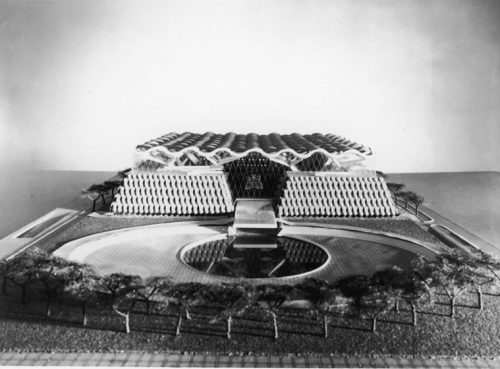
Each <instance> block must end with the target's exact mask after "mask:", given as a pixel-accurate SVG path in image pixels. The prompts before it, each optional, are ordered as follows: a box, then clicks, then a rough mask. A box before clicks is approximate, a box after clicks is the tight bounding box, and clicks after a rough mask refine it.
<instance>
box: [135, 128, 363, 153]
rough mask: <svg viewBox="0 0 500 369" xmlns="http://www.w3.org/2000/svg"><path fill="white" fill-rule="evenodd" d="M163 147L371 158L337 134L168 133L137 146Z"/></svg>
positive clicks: (146, 148) (179, 149) (142, 147)
mask: <svg viewBox="0 0 500 369" xmlns="http://www.w3.org/2000/svg"><path fill="white" fill-rule="evenodd" d="M158 146H163V147H165V148H166V149H167V150H168V151H170V152H179V151H181V150H183V149H185V148H188V147H196V148H198V149H199V150H200V151H201V152H205V153H211V152H213V151H215V150H217V149H226V150H230V151H232V152H235V153H243V152H245V151H248V150H251V149H256V148H260V149H261V150H263V151H264V152H266V153H268V154H272V153H278V152H280V151H283V150H292V151H295V152H297V153H299V154H306V153H309V152H312V151H314V150H317V149H323V150H326V151H328V152H329V153H342V152H345V151H347V150H351V149H354V150H357V151H359V152H361V153H363V154H365V155H369V154H371V150H370V148H369V147H366V146H363V145H360V144H358V143H356V142H353V141H351V140H349V139H347V138H345V137H342V136H338V135H333V134H326V135H324V134H321V133H313V134H307V135H302V134H300V133H292V134H286V135H280V134H278V133H271V134H264V135H259V134H256V133H249V134H236V133H232V132H231V133H226V134H217V133H212V132H206V133H191V132H184V133H173V132H172V133H168V134H166V135H163V136H161V137H158V138H157V139H154V140H150V141H147V142H145V143H143V144H142V145H138V146H137V150H138V151H145V150H149V149H151V148H154V147H158Z"/></svg>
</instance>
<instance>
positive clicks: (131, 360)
mask: <svg viewBox="0 0 500 369" xmlns="http://www.w3.org/2000/svg"><path fill="white" fill-rule="evenodd" d="M0 365H2V366H3V365H9V366H135V367H150V366H156V367H166V366H172V367H181V366H184V367H185V366H189V367H205V368H207V367H238V368H243V367H247V368H256V367H260V368H284V367H287V368H353V367H355V368H498V367H500V360H495V359H462V360H461V359H437V360H432V359H426V358H408V359H403V358H391V357H375V358H370V357H339V356H309V357H303V356H300V357H299V356H293V355H287V356H273V355H262V356H257V355H245V356H227V355H181V354H152V353H142V352H123V353H16V352H4V353H0Z"/></svg>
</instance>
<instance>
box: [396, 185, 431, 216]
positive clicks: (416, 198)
mask: <svg viewBox="0 0 500 369" xmlns="http://www.w3.org/2000/svg"><path fill="white" fill-rule="evenodd" d="M404 187H405V185H404V183H392V182H387V188H388V189H389V191H391V193H392V195H393V196H394V199H395V200H396V201H397V200H398V199H400V200H402V201H404V203H405V209H408V205H409V204H410V203H413V205H414V206H415V215H418V208H419V207H420V206H421V205H422V204H423V203H424V201H425V199H424V197H423V196H421V195H418V194H417V193H415V192H413V191H403V188H404Z"/></svg>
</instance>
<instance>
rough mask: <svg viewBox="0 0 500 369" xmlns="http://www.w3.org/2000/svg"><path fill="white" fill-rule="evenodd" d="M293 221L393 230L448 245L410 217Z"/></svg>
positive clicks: (294, 220)
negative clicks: (409, 218)
mask: <svg viewBox="0 0 500 369" xmlns="http://www.w3.org/2000/svg"><path fill="white" fill-rule="evenodd" d="M289 220H290V221H291V222H307V223H311V222H314V223H318V224H328V225H345V226H350V227H361V228H368V229H374V230H377V231H382V232H392V233H396V234H400V235H403V236H408V237H412V238H415V239H417V240H419V241H422V242H426V243H430V244H434V245H437V246H440V247H441V246H442V247H446V246H445V245H444V244H443V243H442V242H441V241H440V240H439V239H437V238H436V237H434V236H433V235H432V234H430V233H429V232H427V231H425V230H424V229H422V228H421V227H420V226H419V225H418V224H416V223H415V222H413V221H411V220H408V219H397V220H396V219H384V218H381V219H363V218H342V219H341V218H289Z"/></svg>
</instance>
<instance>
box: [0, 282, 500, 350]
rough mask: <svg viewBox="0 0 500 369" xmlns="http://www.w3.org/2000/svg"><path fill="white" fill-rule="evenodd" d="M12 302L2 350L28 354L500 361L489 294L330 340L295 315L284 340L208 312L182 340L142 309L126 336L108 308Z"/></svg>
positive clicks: (288, 318) (6, 310)
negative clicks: (84, 315) (85, 315)
mask: <svg viewBox="0 0 500 369" xmlns="http://www.w3.org/2000/svg"><path fill="white" fill-rule="evenodd" d="M8 293H9V295H8V296H2V297H3V298H2V299H1V300H0V350H3V351H6V350H22V351H38V352H48V351H79V352H81V351H93V352H97V351H104V352H111V351H119V350H138V351H148V352H153V351H158V352H178V351H181V352H196V353H204V352H210V353H215V352H218V353H226V354H227V353H233V354H243V353H250V352H252V353H280V354H286V353H297V354H309V353H313V354H314V353H316V354H325V353H335V354H339V355H355V354H360V355H370V354H385V355H424V356H434V355H446V356H455V355H458V356H469V357H470V356H473V357H476V356H479V357H491V356H500V304H499V302H500V296H499V295H493V294H489V295H485V296H484V302H485V307H484V309H483V310H482V311H480V310H479V309H477V308H475V306H476V305H477V301H476V296H475V294H470V295H466V296H463V297H462V298H460V299H459V301H458V302H457V303H458V307H457V318H456V319H454V320H452V319H450V318H449V317H448V316H447V315H448V312H449V306H448V302H447V299H446V298H445V297H444V296H439V301H438V302H437V303H436V304H434V305H432V306H430V307H426V308H425V309H423V310H421V311H420V312H419V314H418V320H419V323H418V326H417V327H413V326H411V325H410V321H411V313H410V309H409V307H408V306H406V305H405V304H403V303H402V304H401V310H400V313H394V312H389V313H387V314H385V315H383V316H381V318H380V320H379V323H378V328H377V332H376V333H371V332H370V331H369V329H370V322H369V321H368V320H364V319H361V318H356V317H354V316H346V317H335V318H334V319H333V320H332V322H331V324H330V337H329V338H324V337H323V331H322V323H321V321H320V320H312V319H310V318H306V317H304V316H303V314H302V313H297V311H296V310H290V311H286V312H285V313H283V314H280V316H279V317H278V326H279V332H280V337H279V338H278V339H277V340H275V339H274V338H273V326H272V321H271V319H270V318H269V317H264V316H261V315H253V314H249V315H245V316H244V317H242V318H235V319H234V325H233V331H232V336H233V338H232V339H231V340H230V341H228V340H227V338H226V336H225V322H224V321H222V322H220V323H217V324H209V319H210V314H208V312H209V311H208V310H206V309H198V310H195V311H194V314H193V319H192V320H191V321H184V323H183V326H182V330H181V335H180V336H178V337H176V336H175V327H176V323H177V317H178V315H177V313H176V312H174V311H171V312H167V313H166V314H162V315H160V314H155V315H151V316H147V315H145V313H144V310H143V306H141V305H142V304H140V305H139V306H138V307H137V308H136V310H135V312H134V313H133V315H132V317H131V328H132V333H131V334H128V335H127V334H126V333H124V332H123V325H122V321H121V320H120V318H119V317H118V316H117V315H116V314H114V313H113V312H111V311H110V310H109V308H108V307H104V306H103V307H98V308H93V309H91V310H90V313H89V326H88V327H87V328H84V327H82V326H81V323H80V319H81V312H80V309H79V308H78V307H76V306H74V307H71V306H67V305H63V304H62V303H59V304H57V305H56V306H55V307H54V309H53V317H52V318H51V319H50V320H47V319H46V318H45V317H44V315H43V313H44V304H43V297H42V296H38V295H36V293H34V292H33V291H30V293H29V295H28V297H29V302H28V304H27V305H21V304H20V303H19V296H18V289H17V288H15V287H13V286H11V285H9V289H8Z"/></svg>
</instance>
